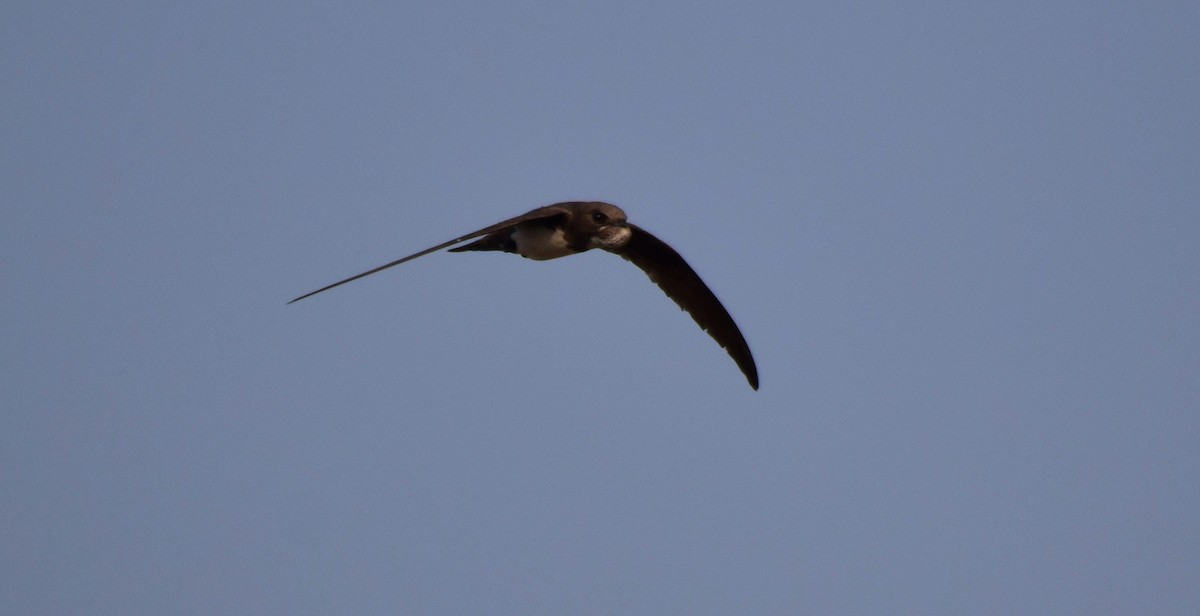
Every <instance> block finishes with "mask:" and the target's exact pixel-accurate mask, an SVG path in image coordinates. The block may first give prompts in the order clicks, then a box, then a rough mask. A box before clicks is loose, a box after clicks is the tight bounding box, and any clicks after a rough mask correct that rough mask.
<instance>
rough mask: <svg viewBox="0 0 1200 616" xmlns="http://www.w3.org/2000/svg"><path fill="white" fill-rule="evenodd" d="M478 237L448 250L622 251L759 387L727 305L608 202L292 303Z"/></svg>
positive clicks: (539, 212) (529, 218) (543, 218)
mask: <svg viewBox="0 0 1200 616" xmlns="http://www.w3.org/2000/svg"><path fill="white" fill-rule="evenodd" d="M480 236H482V237H480ZM474 238H479V239H477V240H475V241H474V242H471V243H470V244H466V245H464V246H458V247H455V248H450V252H465V251H472V250H500V251H503V252H512V253H516V254H519V255H521V256H522V257H525V258H527V259H534V260H537V261H546V260H549V259H557V258H559V257H566V256H569V255H573V254H577V253H580V252H585V251H588V250H591V249H593V248H599V249H601V250H605V251H608V252H611V253H613V254H616V255H619V256H620V257H621V258H623V259H626V260H627V261H630V262H631V263H633V264H634V265H636V266H638V267H639V268H641V270H642V271H643V272H646V275H647V276H649V277H650V280H651V281H652V282H654V283H655V284H657V285H658V286H659V288H660V289H662V290H663V292H664V293H666V294H667V297H669V298H671V299H672V300H674V301H675V303H676V304H679V307H680V308H682V309H683V310H685V311H687V313H688V314H690V315H691V316H692V319H693V320H695V321H696V324H697V325H699V326H700V329H702V330H704V331H706V332H708V335H709V336H712V338H713V340H716V341H717V344H719V345H721V348H723V349H725V351H726V352H728V353H729V356H730V357H732V358H733V361H734V363H736V364H737V366H738V368H740V369H741V371H742V373H743V374H745V375H746V380H747V381H749V382H750V387H752V388H754V389H758V368H757V366H755V364H754V356H753V355H751V354H750V346H749V345H747V344H746V339H745V337H743V336H742V332H741V330H740V329H738V326H737V323H734V322H733V317H731V316H729V312H728V311H727V310H725V306H722V305H721V302H720V300H718V299H717V296H715V295H713V292H712V291H711V290H709V288H708V285H705V284H704V281H703V280H700V276H699V275H697V274H696V272H695V270H693V269H692V268H691V266H689V265H688V264H687V261H684V260H683V257H681V256H680V255H679V253H678V252H675V249H673V248H671V247H670V246H668V245H667V244H666V242H663V241H662V240H660V239H658V238H657V237H654V236H653V235H651V234H650V232H648V231H646V230H644V229H642V228H641V227H638V226H637V225H634V224H632V223H629V222H627V221H626V219H625V212H624V211H622V210H621V208H619V207H617V206H615V205H612V204H610V203H603V202H599V201H569V202H565V203H555V204H554V205H547V206H545V207H540V208H537V209H536V210H532V211H530V212H527V213H525V214H522V215H520V216H517V217H516V218H510V219H508V220H505V221H503V222H498V223H496V224H494V225H492V226H490V227H484V228H483V229H480V230H478V231H472V232H471V233H468V234H466V235H463V236H460V237H456V238H454V239H452V240H450V241H448V242H443V243H441V244H438V245H437V246H434V247H432V248H426V249H425V250H422V251H421V252H418V253H415V254H411V255H408V256H407V257H403V258H401V259H396V260H395V261H392V262H391V263H388V264H386V265H380V266H379V267H377V268H375V269H372V270H368V271H365V272H363V273H361V274H356V275H354V276H351V277H349V278H346V279H345V280H339V281H337V282H335V283H333V284H331V285H328V286H325V287H321V288H320V289H317V290H316V291H312V292H311V293H305V294H304V295H301V296H300V297H297V298H296V299H293V300H292V301H290V302H288V303H289V304H291V303H293V302H298V301H300V300H302V299H304V298H306V297H309V296H312V295H316V294H317V293H320V292H322V291H328V290H329V289H332V288H334V287H337V286H340V285H343V284H346V283H347V282H350V281H353V280H358V279H359V278H362V277H364V276H369V275H371V274H374V273H375V272H379V271H382V270H385V269H387V268H389V267H392V266H394V265H400V264H401V263H404V262H405V261H411V260H413V259H416V258H417V257H420V256H424V255H427V254H429V253H431V252H435V251H438V250H441V249H443V248H448V247H450V246H454V245H455V244H458V243H461V242H465V241H467V240H470V239H474Z"/></svg>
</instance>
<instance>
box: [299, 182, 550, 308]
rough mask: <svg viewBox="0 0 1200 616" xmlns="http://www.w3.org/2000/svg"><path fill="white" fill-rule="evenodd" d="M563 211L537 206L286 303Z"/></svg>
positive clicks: (548, 206)
mask: <svg viewBox="0 0 1200 616" xmlns="http://www.w3.org/2000/svg"><path fill="white" fill-rule="evenodd" d="M565 213H567V210H566V208H563V207H560V206H558V205H547V206H546V207H539V208H538V209H536V210H531V211H529V212H526V213H524V214H521V215H520V216H517V217H515V218H509V219H508V220H505V221H503V222H498V223H496V224H494V225H492V226H490V227H484V228H482V229H480V230H478V231H472V232H470V233H468V234H466V235H463V236H459V237H456V238H454V239H452V240H450V241H448V242H442V243H441V244H438V245H437V246H434V247H432V248H426V249H425V250H422V251H421V252H417V253H413V254H411V255H408V256H407V257H401V258H399V259H396V260H395V261H392V262H391V263H387V264H384V265H380V266H379V267H377V268H375V269H371V270H367V271H365V272H363V273H361V274H355V275H353V276H351V277H349V278H346V279H345V280H339V281H337V282H335V283H333V284H331V285H326V286H324V287H321V288H320V289H317V290H316V291H311V292H309V293H305V294H304V295H301V296H300V297H297V298H296V299H293V300H292V301H290V302H288V303H289V304H291V303H293V302H298V301H300V300H302V299H304V298H306V297H311V296H313V295H316V294H317V293H320V292H321V291H328V290H330V289H332V288H334V287H338V286H341V285H344V284H346V283H347V282H352V281H355V280H358V279H359V278H362V277H364V276H370V275H371V274H374V273H375V272H381V271H383V270H385V269H387V268H389V267H392V266H395V265H400V264H401V263H404V262H405V261H412V260H413V259H416V258H417V257H423V256H425V255H427V254H429V253H431V252H436V251H438V250H441V249H443V248H449V247H450V246H453V245H455V244H457V243H459V242H465V241H467V240H469V239H473V238H477V237H479V236H481V235H487V234H489V233H495V232H496V231H500V230H502V229H506V228H508V227H512V226H516V225H519V224H521V223H523V222H528V221H530V220H538V219H541V218H550V217H552V216H558V215H561V214H565Z"/></svg>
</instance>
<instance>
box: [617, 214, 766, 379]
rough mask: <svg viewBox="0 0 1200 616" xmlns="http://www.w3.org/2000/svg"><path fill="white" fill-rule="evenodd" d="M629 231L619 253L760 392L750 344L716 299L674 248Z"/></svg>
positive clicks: (646, 234) (638, 231)
mask: <svg viewBox="0 0 1200 616" xmlns="http://www.w3.org/2000/svg"><path fill="white" fill-rule="evenodd" d="M629 228H630V229H631V230H632V231H633V233H632V235H631V236H630V239H629V243H628V244H626V245H625V246H624V247H623V248H622V249H620V250H619V251H616V252H617V254H619V255H621V257H623V258H625V259H627V260H629V261H630V262H632V263H633V264H634V265H636V266H638V267H639V268H641V269H642V271H644V272H646V275H647V276H649V277H650V280H651V281H653V282H654V284H657V285H658V286H659V288H660V289H662V290H663V292H664V293H666V294H667V297H670V298H671V299H673V300H675V303H676V304H679V307H680V308H682V309H684V310H685V311H687V313H688V314H690V315H691V316H692V319H694V320H695V321H696V324H697V325H699V326H700V329H703V330H704V331H706V332H708V335H709V336H712V338H713V340H716V341H717V344H719V345H721V348H723V349H725V350H726V351H727V352H728V353H729V356H730V357H732V358H733V361H734V362H735V363H736V364H737V365H738V368H741V370H742V373H743V374H745V375H746V380H747V381H749V382H750V387H753V388H754V389H758V367H757V366H755V364H754V356H753V355H751V354H750V345H748V344H746V338H745V337H743V336H742V331H741V330H740V329H738V326H737V323H734V322H733V317H731V316H729V312H728V311H727V310H725V306H722V305H721V301H720V300H718V299H717V296H716V295H713V292H712V291H711V290H709V288H708V285H706V284H704V281H703V280H700V276H699V275H697V274H696V271H695V270H693V269H692V268H691V266H690V265H688V264H687V261H684V259H683V257H682V256H680V255H679V253H678V252H675V249H674V248H671V247H670V246H668V245H667V244H666V242H663V241H662V240H660V239H658V238H657V237H654V235H652V234H651V233H650V232H648V231H646V230H644V229H642V228H640V227H638V226H637V225H633V224H631V225H629Z"/></svg>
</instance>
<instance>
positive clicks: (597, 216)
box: [592, 212, 608, 224]
mask: <svg viewBox="0 0 1200 616" xmlns="http://www.w3.org/2000/svg"><path fill="white" fill-rule="evenodd" d="M592 220H594V221H595V222H597V223H600V224H603V223H604V222H605V221H607V220H608V216H607V215H606V214H605V213H604V212H592Z"/></svg>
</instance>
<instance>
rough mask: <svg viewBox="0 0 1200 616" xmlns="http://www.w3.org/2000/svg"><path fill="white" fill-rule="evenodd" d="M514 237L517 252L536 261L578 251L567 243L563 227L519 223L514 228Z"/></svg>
mask: <svg viewBox="0 0 1200 616" xmlns="http://www.w3.org/2000/svg"><path fill="white" fill-rule="evenodd" d="M512 239H513V243H515V244H516V245H517V254H519V255H521V256H522V257H525V258H526V259H534V260H536V261H547V260H549V259H557V258H559V257H565V256H567V255H573V254H575V253H576V252H578V251H577V250H575V249H573V248H571V246H570V244H568V243H567V237H566V235H565V234H564V233H563V229H562V227H553V228H548V227H544V226H540V225H519V226H517V228H516V229H514V230H513V234H512Z"/></svg>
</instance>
